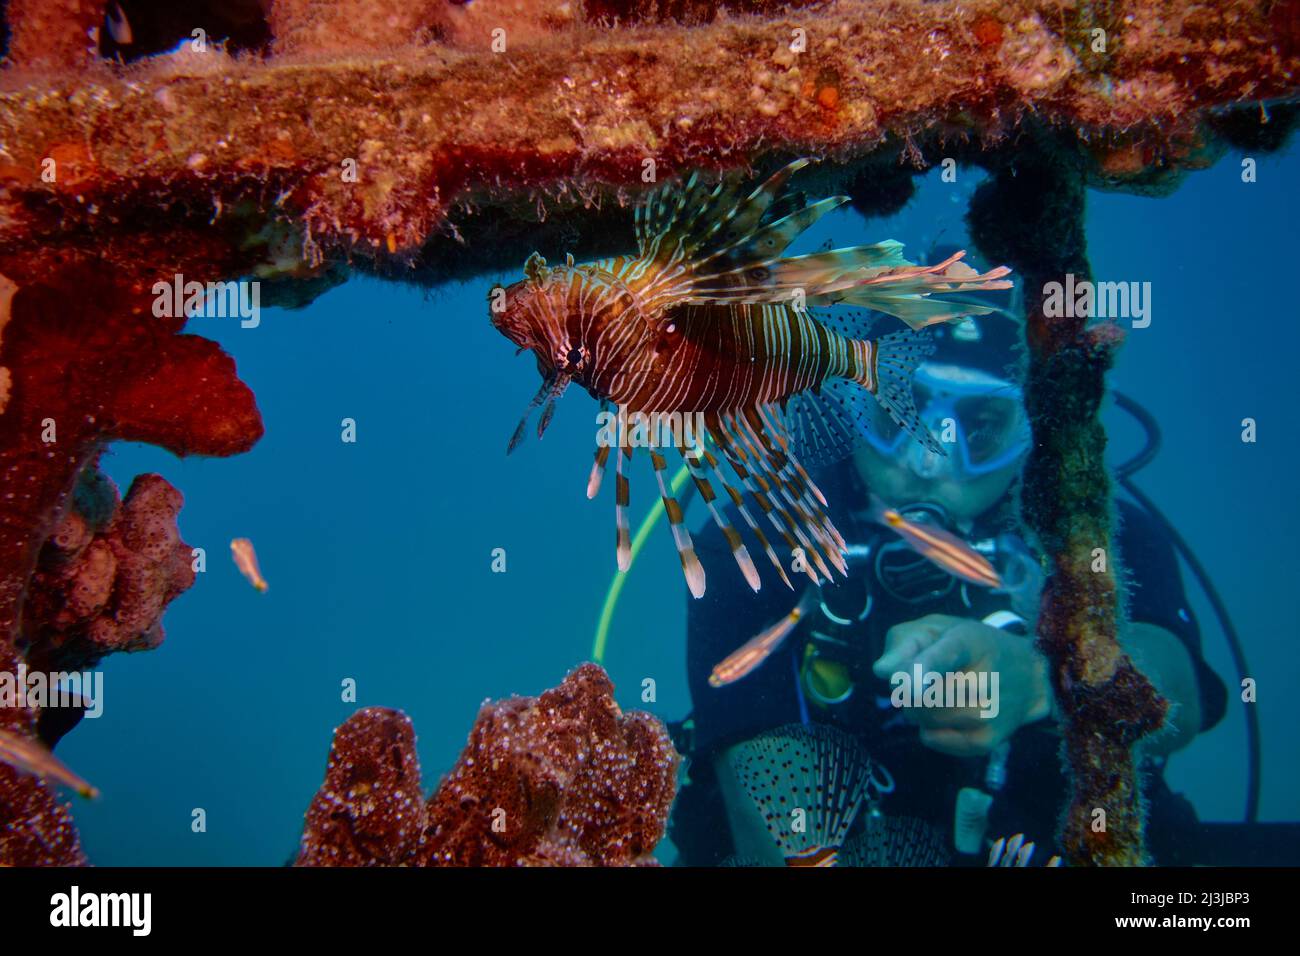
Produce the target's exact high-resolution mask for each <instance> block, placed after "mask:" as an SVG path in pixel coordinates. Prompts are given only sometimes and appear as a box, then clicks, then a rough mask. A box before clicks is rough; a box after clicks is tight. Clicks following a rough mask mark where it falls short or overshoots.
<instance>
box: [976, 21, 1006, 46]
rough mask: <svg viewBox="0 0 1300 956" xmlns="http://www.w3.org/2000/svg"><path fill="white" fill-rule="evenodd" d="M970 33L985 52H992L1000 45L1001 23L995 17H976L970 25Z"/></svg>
mask: <svg viewBox="0 0 1300 956" xmlns="http://www.w3.org/2000/svg"><path fill="white" fill-rule="evenodd" d="M971 33H973V34H974V35H975V39H976V41H978V43H979V45H980V46H982V47H984V48H985V49H986V50H993V49H996V48H997V47H1000V46H1001V45H1002V21H1001V20H999V19H998V18H997V17H994V16H990V15H988V14H984V15H983V16H980V17H977V18H976V19H975V22H974V24H972V25H971Z"/></svg>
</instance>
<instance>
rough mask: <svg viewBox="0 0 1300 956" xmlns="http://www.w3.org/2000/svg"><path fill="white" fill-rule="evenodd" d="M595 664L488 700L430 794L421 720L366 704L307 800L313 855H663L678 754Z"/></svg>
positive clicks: (325, 862)
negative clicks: (423, 768)
mask: <svg viewBox="0 0 1300 956" xmlns="http://www.w3.org/2000/svg"><path fill="white" fill-rule="evenodd" d="M613 691H614V685H613V684H612V683H610V680H609V677H608V676H607V675H606V674H605V672H604V671H603V670H602V669H601V668H600V667H598V666H596V665H595V664H584V665H583V666H581V667H579V668H578V669H577V670H575V671H573V672H572V673H571V674H569V676H568V677H566V678H565V679H564V682H563V683H562V684H561V685H560V686H559V687H557V688H555V689H553V690H549V691H547V692H546V693H544V694H542V696H541V697H536V698H534V697H512V698H510V699H509V700H505V701H500V702H498V703H494V704H485V705H484V706H483V709H482V710H481V711H480V712H479V716H478V720H477V721H476V722H475V724H474V728H473V730H471V731H470V737H469V742H468V744H467V745H466V747H465V750H464V752H463V753H462V754H461V756H460V759H459V760H458V761H457V763H456V766H455V767H454V768H453V769H452V771H451V773H450V774H449V775H448V776H447V777H446V779H444V781H443V782H442V785H441V786H440V787H439V788H438V790H437V792H436V793H435V794H434V795H433V796H432V797H431V798H430V799H429V801H428V803H427V804H424V805H421V803H420V772H419V763H418V761H417V759H416V756H415V740H414V734H413V732H412V730H411V724H410V721H409V720H408V719H407V718H406V717H405V716H404V715H403V714H400V713H398V712H396V711H391V710H385V709H382V708H374V707H372V708H366V709H364V710H361V711H358V712H357V713H356V714H354V715H353V716H352V717H351V718H350V719H349V720H348V721H347V722H346V723H344V725H343V726H342V727H340V728H339V730H338V732H337V733H336V734H335V737H334V746H333V749H332V750H331V753H330V761H329V767H328V769H327V770H326V775H325V783H324V785H323V786H322V787H321V789H320V792H319V793H317V795H316V798H315V800H313V801H312V805H311V808H310V809H309V810H308V811H307V821H306V827H305V829H304V832H303V838H302V848H301V851H300V853H299V856H298V861H297V862H298V864H299V865H302V866H329V865H342V866H364V865H400V864H409V865H416V866H528V865H534V866H536V865H541V866H619V865H634V864H644V863H652V862H653V857H652V856H651V852H652V851H653V850H654V847H655V845H656V844H657V843H658V842H659V840H660V838H661V837H662V836H663V833H664V827H665V825H666V823H667V820H668V811H669V809H670V808H671V806H672V801H673V796H674V794H675V792H676V775H677V755H676V752H675V751H674V750H673V747H672V743H671V741H670V740H669V739H668V735H667V733H666V732H665V730H664V728H663V726H662V724H660V723H659V721H658V720H656V719H655V718H654V717H652V716H650V715H649V714H644V713H637V712H633V713H630V714H623V713H622V712H621V711H620V710H619V708H618V705H617V704H616V703H615V702H614V698H613Z"/></svg>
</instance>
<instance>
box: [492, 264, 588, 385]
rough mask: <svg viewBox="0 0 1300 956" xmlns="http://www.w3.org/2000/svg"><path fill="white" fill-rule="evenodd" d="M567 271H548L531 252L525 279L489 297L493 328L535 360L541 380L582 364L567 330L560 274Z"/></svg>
mask: <svg viewBox="0 0 1300 956" xmlns="http://www.w3.org/2000/svg"><path fill="white" fill-rule="evenodd" d="M567 271H568V269H567V268H566V267H563V266H560V267H556V268H548V267H547V265H546V260H545V259H543V258H542V257H541V256H540V255H539V254H538V253H536V252H534V253H533V254H532V255H531V256H529V257H528V261H527V262H526V263H525V264H524V278H523V280H522V281H520V282H516V283H514V284H513V285H511V286H506V287H502V286H497V287H495V288H493V289H492V291H491V292H490V293H489V294H488V312H489V314H490V316H491V319H492V325H493V326H494V327H495V328H496V330H497V331H498V332H500V333H501V334H502V335H504V336H505V337H506V338H508V339H509V340H510V341H511V342H514V343H515V345H517V346H519V351H521V352H522V351H524V350H525V349H527V350H529V351H531V352H533V353H534V354H535V355H536V356H537V365H538V369H539V371H541V373H542V375H543V377H546V376H549V375H552V374H555V373H564V372H566V371H574V370H576V366H577V365H578V364H580V362H581V361H582V355H581V349H574V348H571V347H570V343H569V341H568V340H569V335H568V330H567V328H566V324H567V320H568V318H569V317H568V315H567V314H566V312H567V310H566V308H565V295H564V291H563V290H564V289H565V288H566V284H565V283H564V282H563V281H562V278H561V274H563V273H566V272H567Z"/></svg>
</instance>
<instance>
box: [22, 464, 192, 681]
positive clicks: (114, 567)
mask: <svg viewBox="0 0 1300 956" xmlns="http://www.w3.org/2000/svg"><path fill="white" fill-rule="evenodd" d="M87 484H91V485H93V491H91V490H90V489H87V492H86V493H80V494H79V495H78V497H77V500H76V502H75V503H74V507H73V508H71V509H69V511H68V513H67V514H66V515H65V516H64V517H63V520H62V521H60V522H59V525H58V526H57V527H56V528H55V530H54V533H53V534H51V535H50V537H49V540H48V541H46V543H45V547H44V548H43V549H42V551H41V557H40V562H39V564H38V567H37V571H36V574H35V576H34V577H33V578H32V581H31V584H30V585H29V587H28V591H27V599H26V601H25V602H24V604H23V628H22V634H23V641H24V643H25V645H26V647H27V661H28V664H29V665H30V666H31V667H32V668H35V669H38V670H46V671H61V670H82V669H85V668H88V667H93V666H94V665H95V664H96V663H97V662H98V661H99V660H101V659H102V658H103V657H105V656H107V655H108V654H111V653H113V652H114V651H141V650H149V649H151V648H154V647H157V646H158V645H159V644H161V643H162V640H163V628H162V615H163V611H165V610H166V608H167V605H168V604H169V603H171V601H172V599H173V598H175V597H176V596H177V595H179V594H180V593H181V592H183V591H185V590H187V589H188V588H189V587H190V586H191V585H192V584H193V583H194V570H193V567H192V563H191V551H190V546H189V545H187V544H186V543H185V542H184V541H182V540H181V538H180V532H179V531H178V530H177V528H176V516H177V514H178V513H179V512H180V509H181V505H182V504H183V503H184V498H182V497H181V493H180V492H179V491H177V490H176V489H175V488H173V487H172V486H171V485H170V484H169V483H168V482H167V481H166V480H165V479H163V478H162V477H160V476H158V475H141V476H139V477H137V478H136V479H135V481H133V482H132V483H131V488H130V490H129V491H128V492H127V495H126V501H125V502H120V503H119V501H118V495H117V487H116V486H115V485H114V484H113V482H112V481H110V480H109V479H108V478H106V477H104V476H102V475H97V474H96V475H91V476H90V477H88V478H86V479H83V482H82V485H83V487H84V486H86V485H87ZM78 490H79V492H81V489H80V488H79V489H78ZM92 495H93V497H97V498H99V499H100V500H98V501H95V500H88V499H91V498H92ZM104 499H107V500H104ZM104 512H107V514H104Z"/></svg>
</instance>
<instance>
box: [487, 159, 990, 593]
mask: <svg viewBox="0 0 1300 956" xmlns="http://www.w3.org/2000/svg"><path fill="white" fill-rule="evenodd" d="M809 162H810V161H809V160H804V159H801V160H797V161H795V162H793V163H790V164H789V165H788V166H786V167H784V168H783V169H781V170H779V171H777V172H776V173H775V174H773V175H772V176H771V177H770V178H768V179H767V180H766V181H765V182H763V183H762V184H761V185H759V186H758V187H757V188H755V189H754V190H753V191H752V192H749V193H748V194H747V195H746V194H744V193H743V192H742V190H741V188H740V185H739V184H738V182H737V181H736V180H735V179H734V178H723V179H722V181H720V182H718V183H717V184H716V185H707V184H705V183H703V182H702V181H701V179H700V177H699V176H698V175H692V176H691V177H689V178H688V179H687V180H686V181H685V182H684V183H682V184H669V185H667V186H665V187H663V188H661V189H660V190H658V191H657V192H656V193H654V194H653V195H652V196H651V198H650V200H649V201H648V202H647V203H646V205H645V206H643V207H641V208H639V209H638V210H637V216H636V236H637V254H636V255H635V256H619V257H616V258H612V259H602V260H599V261H596V262H591V263H584V264H575V263H574V261H573V259H572V257H569V259H568V261H567V262H566V263H565V264H564V265H562V266H555V267H548V266H547V264H546V261H545V260H544V259H542V257H541V256H540V255H538V254H536V253H534V254H533V255H532V256H531V257H530V258H529V260H528V262H527V263H526V264H525V267H524V273H525V278H524V279H523V280H522V281H520V282H517V283H515V284H514V285H512V286H510V287H509V288H508V289H505V290H504V295H501V294H500V292H499V291H497V292H494V295H493V296H492V303H493V304H492V308H491V313H492V322H493V324H494V325H495V326H496V327H497V328H498V329H499V330H500V331H501V332H502V333H503V334H504V335H506V336H507V337H508V338H509V339H511V341H513V342H514V343H515V344H516V345H518V346H519V348H520V351H523V350H525V349H527V350H530V351H532V352H533V353H534V355H535V356H536V359H537V365H538V370H539V371H540V372H541V375H542V386H541V388H540V390H539V391H538V392H537V394H536V395H535V396H534V398H533V400H532V402H531V403H530V404H529V406H528V409H527V410H526V411H525V413H524V416H523V418H522V420H521V421H520V423H519V427H518V428H517V429H516V430H515V434H514V437H513V438H512V439H511V442H510V446H509V450H513V449H514V448H515V447H516V446H517V445H518V443H519V441H520V440H521V439H522V437H523V435H524V431H525V429H526V426H527V421H528V418H529V416H530V415H531V413H532V412H533V410H534V409H536V408H537V407H538V406H539V405H540V406H542V413H541V420H540V422H539V424H538V428H537V433H538V436H539V437H540V436H541V434H542V433H543V432H544V431H545V430H546V427H547V425H548V424H549V422H550V420H551V416H552V415H553V413H554V409H555V403H556V401H557V400H558V399H559V398H560V396H561V395H562V394H563V393H564V391H565V389H566V388H567V387H568V386H569V385H570V384H571V383H573V382H577V383H578V384H579V385H581V386H582V387H583V388H585V389H586V390H587V391H588V392H589V393H590V394H591V395H592V396H594V397H595V398H597V399H599V400H600V401H601V402H602V404H603V405H604V406H606V407H607V406H609V405H616V406H618V407H619V409H620V410H622V411H624V412H626V413H633V414H635V413H640V414H642V415H646V416H650V417H655V416H664V415H672V414H673V413H685V414H691V415H697V416H699V417H701V418H702V420H703V422H704V425H705V429H704V431H705V435H704V438H703V440H702V441H698V442H692V443H687V442H685V441H679V442H677V443H676V444H675V446H674V447H675V449H676V451H677V452H679V453H680V454H681V455H682V457H683V459H684V460H685V462H686V465H687V467H688V468H689V469H690V474H691V477H692V478H693V479H694V482H695V485H696V487H697V489H698V491H699V493H700V497H701V499H702V500H703V501H704V502H705V503H706V504H707V506H708V508H709V511H710V512H711V514H712V516H713V520H714V521H715V522H716V523H717V524H718V526H719V528H720V529H721V531H722V533H723V535H724V536H725V537H726V539H727V541H728V543H729V545H730V547H731V551H732V554H733V556H734V557H735V559H736V562H737V564H738V565H739V567H740V569H741V572H742V573H743V574H744V576H745V580H746V581H747V582H748V583H749V585H750V587H751V588H753V589H754V590H755V591H757V590H758V589H759V587H760V585H761V582H760V578H759V574H758V570H757V568H756V567H755V566H754V562H753V560H752V559H751V558H750V555H749V551H748V549H747V548H746V545H745V543H744V540H743V538H742V536H741V534H740V532H739V531H737V530H736V529H735V528H734V527H733V526H732V525H731V523H730V522H729V521H728V520H727V517H726V513H725V510H724V507H722V506H721V504H720V499H719V497H718V493H717V490H716V488H721V489H722V492H723V494H724V495H725V496H726V499H727V500H729V501H730V502H731V504H732V505H733V506H734V507H735V510H736V512H737V513H738V514H739V515H740V517H741V519H742V520H743V522H744V524H745V526H746V527H747V528H748V529H749V531H750V532H751V533H752V534H753V536H754V539H755V540H756V541H757V542H758V544H759V546H760V547H761V548H762V550H763V551H764V552H765V553H766V555H767V557H768V559H769V560H770V561H771V563H772V565H773V567H774V568H775V569H776V573H777V575H778V576H779V577H780V579H781V580H782V581H783V582H784V583H785V584H786V586H787V587H792V585H791V583H790V579H789V577H788V576H787V574H786V567H785V562H783V561H782V559H781V557H780V556H779V555H778V553H777V550H776V548H775V547H774V544H773V539H770V538H769V537H768V535H767V534H766V533H765V532H764V526H765V525H767V526H770V527H769V531H771V532H773V533H774V536H775V540H776V541H778V542H779V543H780V545H781V546H783V547H784V549H785V551H786V553H787V554H789V555H792V556H794V555H797V554H801V555H802V556H803V559H804V560H803V561H802V562H799V561H796V562H795V563H794V564H793V565H792V566H794V567H797V568H799V569H800V570H802V571H804V573H807V574H808V575H809V577H810V578H811V579H812V580H813V581H814V582H815V583H820V582H821V580H822V578H823V577H824V578H831V577H833V572H832V568H834V569H835V570H838V571H839V572H840V573H845V571H846V565H845V562H844V557H843V552H844V544H845V543H844V539H843V538H842V537H841V536H840V533H839V532H838V531H837V530H836V529H835V526H834V525H833V524H832V523H831V521H830V519H829V518H828V517H827V515H826V511H825V508H826V505H827V501H826V498H825V496H824V495H823V494H822V493H821V491H820V490H819V489H818V488H817V486H816V485H815V484H814V483H813V481H812V479H811V478H810V477H809V475H808V472H807V470H806V469H805V466H804V463H803V461H802V459H803V458H809V457H815V458H821V459H822V460H826V459H829V458H833V457H836V456H837V455H842V454H844V453H845V452H846V450H847V449H848V448H851V445H852V441H853V437H854V432H855V430H856V429H859V428H861V424H860V419H861V413H860V411H859V410H858V403H859V402H861V401H863V400H864V399H865V398H866V397H867V396H870V397H871V398H872V399H874V401H876V402H879V403H880V405H881V406H883V407H884V408H885V409H886V410H887V411H888V413H889V414H890V415H891V416H892V417H893V418H894V420H895V421H897V422H898V424H899V425H900V426H901V427H903V428H905V429H907V430H908V431H909V432H910V433H911V434H912V435H913V436H915V437H916V438H917V440H919V441H921V442H924V443H925V444H926V445H927V447H929V448H930V449H931V450H932V451H934V452H935V453H936V454H943V450H942V448H941V447H940V446H939V445H938V443H937V442H935V440H934V439H933V437H932V436H930V434H929V433H928V432H927V431H926V429H925V428H924V427H923V426H922V425H921V424H920V422H919V420H918V419H917V414H916V409H915V407H914V405H913V402H912V391H911V376H912V372H913V370H914V369H915V367H916V365H917V364H918V363H919V362H920V361H922V360H923V359H924V357H925V356H926V355H927V354H929V350H930V344H929V341H928V337H927V336H926V335H925V334H924V333H923V332H921V331H919V330H921V329H923V328H924V327H925V326H928V325H931V324H934V323H937V322H946V321H949V320H951V319H956V318H960V317H962V316H966V315H981V314H986V313H988V312H989V311H991V309H989V308H988V307H985V306H980V305H978V304H975V303H970V302H962V301H959V300H953V299H949V298H946V297H945V296H946V295H948V294H950V293H960V292H970V291H976V290H983V289H1004V288H1008V287H1009V286H1010V285H1011V283H1010V281H1009V280H1008V279H1006V278H1005V276H1007V275H1008V274H1009V270H1008V269H1007V268H1005V267H999V268H996V269H993V270H991V271H989V272H986V273H983V274H980V273H978V272H976V271H975V270H974V269H972V268H971V267H970V266H968V265H966V264H965V263H964V262H962V261H961V259H962V257H963V255H964V253H963V252H958V253H956V254H955V255H953V256H951V257H950V258H948V259H946V260H944V261H943V262H940V263H936V264H934V265H930V266H918V265H914V264H913V263H911V262H908V261H907V260H906V259H904V258H903V256H902V246H901V245H900V244H899V243H897V242H894V241H892V240H891V241H886V242H881V243H877V244H875V245H870V246H854V247H849V248H843V249H833V250H829V251H824V252H815V253H811V254H808V255H801V256H791V257H786V256H784V252H785V249H786V248H787V247H788V246H789V245H790V243H791V242H793V241H794V239H795V238H796V237H798V236H799V235H800V234H801V233H803V232H804V231H805V230H807V229H808V228H809V227H810V226H811V225H812V224H813V223H815V222H816V221H817V220H818V219H820V218H821V217H822V216H823V215H825V214H826V213H827V212H829V211H831V210H832V209H835V208H837V207H839V206H840V205H842V204H843V203H845V202H847V201H848V197H846V196H834V197H831V198H828V199H822V200H820V201H817V202H812V203H807V202H806V201H805V198H804V196H803V194H801V193H798V192H787V191H786V186H787V184H788V182H789V180H790V177H791V176H793V175H794V174H795V173H796V172H798V171H799V170H800V169H802V168H803V167H805V166H807V165H808V164H809ZM836 304H849V305H859V306H865V307H868V308H870V309H874V310H877V311H879V312H884V313H888V314H890V315H893V316H896V317H897V318H899V319H901V320H902V321H903V322H905V323H906V324H907V325H908V326H909V327H910V331H903V332H898V333H894V334H892V335H886V336H884V337H882V338H879V339H874V340H873V339H869V338H866V337H864V336H862V335H855V334H854V331H853V328H852V327H847V328H846V327H844V325H843V323H842V322H840V324H839V327H837V323H836V321H835V320H834V319H832V318H831V317H830V316H829V315H826V314H814V313H813V312H811V311H810V307H813V306H831V305H836ZM611 447H612V450H613V451H614V452H615V454H614V469H615V484H616V488H615V523H616V526H617V532H616V555H617V560H618V566H619V569H620V570H626V569H627V567H628V564H629V562H630V556H631V535H630V533H629V527H628V518H627V509H628V505H629V499H630V488H629V481H628V477H627V467H626V466H627V463H628V462H629V461H630V460H631V458H632V455H633V447H632V446H631V444H630V443H626V442H625V441H624V439H623V438H622V437H619V438H618V439H617V441H616V442H615V443H614V445H613V446H610V445H603V446H601V447H598V448H597V450H596V461H595V465H594V466H593V468H592V472H591V477H590V480H589V482H588V486H587V495H588V497H595V495H596V493H597V492H598V490H599V488H600V484H601V479H602V477H603V475H604V472H605V469H606V466H607V464H608V460H609V456H610V452H611ZM650 460H651V464H652V465H653V468H654V473H655V478H656V480H657V482H658V485H659V493H660V495H661V496H662V498H663V502H664V506H665V508H666V511H667V514H668V518H669V523H670V526H671V529H672V534H673V538H674V540H675V542H676V545H677V551H678V553H679V555H680V557H681V562H682V569H683V571H684V573H685V575H686V582H687V585H688V586H689V588H690V591H691V593H692V594H693V595H694V596H695V597H700V596H701V595H702V594H703V593H704V587H705V575H704V569H703V568H702V567H701V565H700V562H699V559H698V558H697V557H696V555H695V551H694V548H693V546H692V542H691V536H690V532H689V531H688V530H687V529H686V526H685V521H684V516H683V513H682V508H681V506H680V505H679V503H678V502H677V501H676V500H675V499H674V498H673V496H672V494H671V492H670V489H669V481H668V477H667V475H666V474H665V472H666V469H667V463H666V461H665V459H664V456H663V455H662V454H660V452H659V450H658V449H655V448H651V449H650ZM724 462H725V464H726V469H727V470H729V471H730V476H728V475H727V474H726V473H725V472H724V468H723V463H724Z"/></svg>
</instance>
